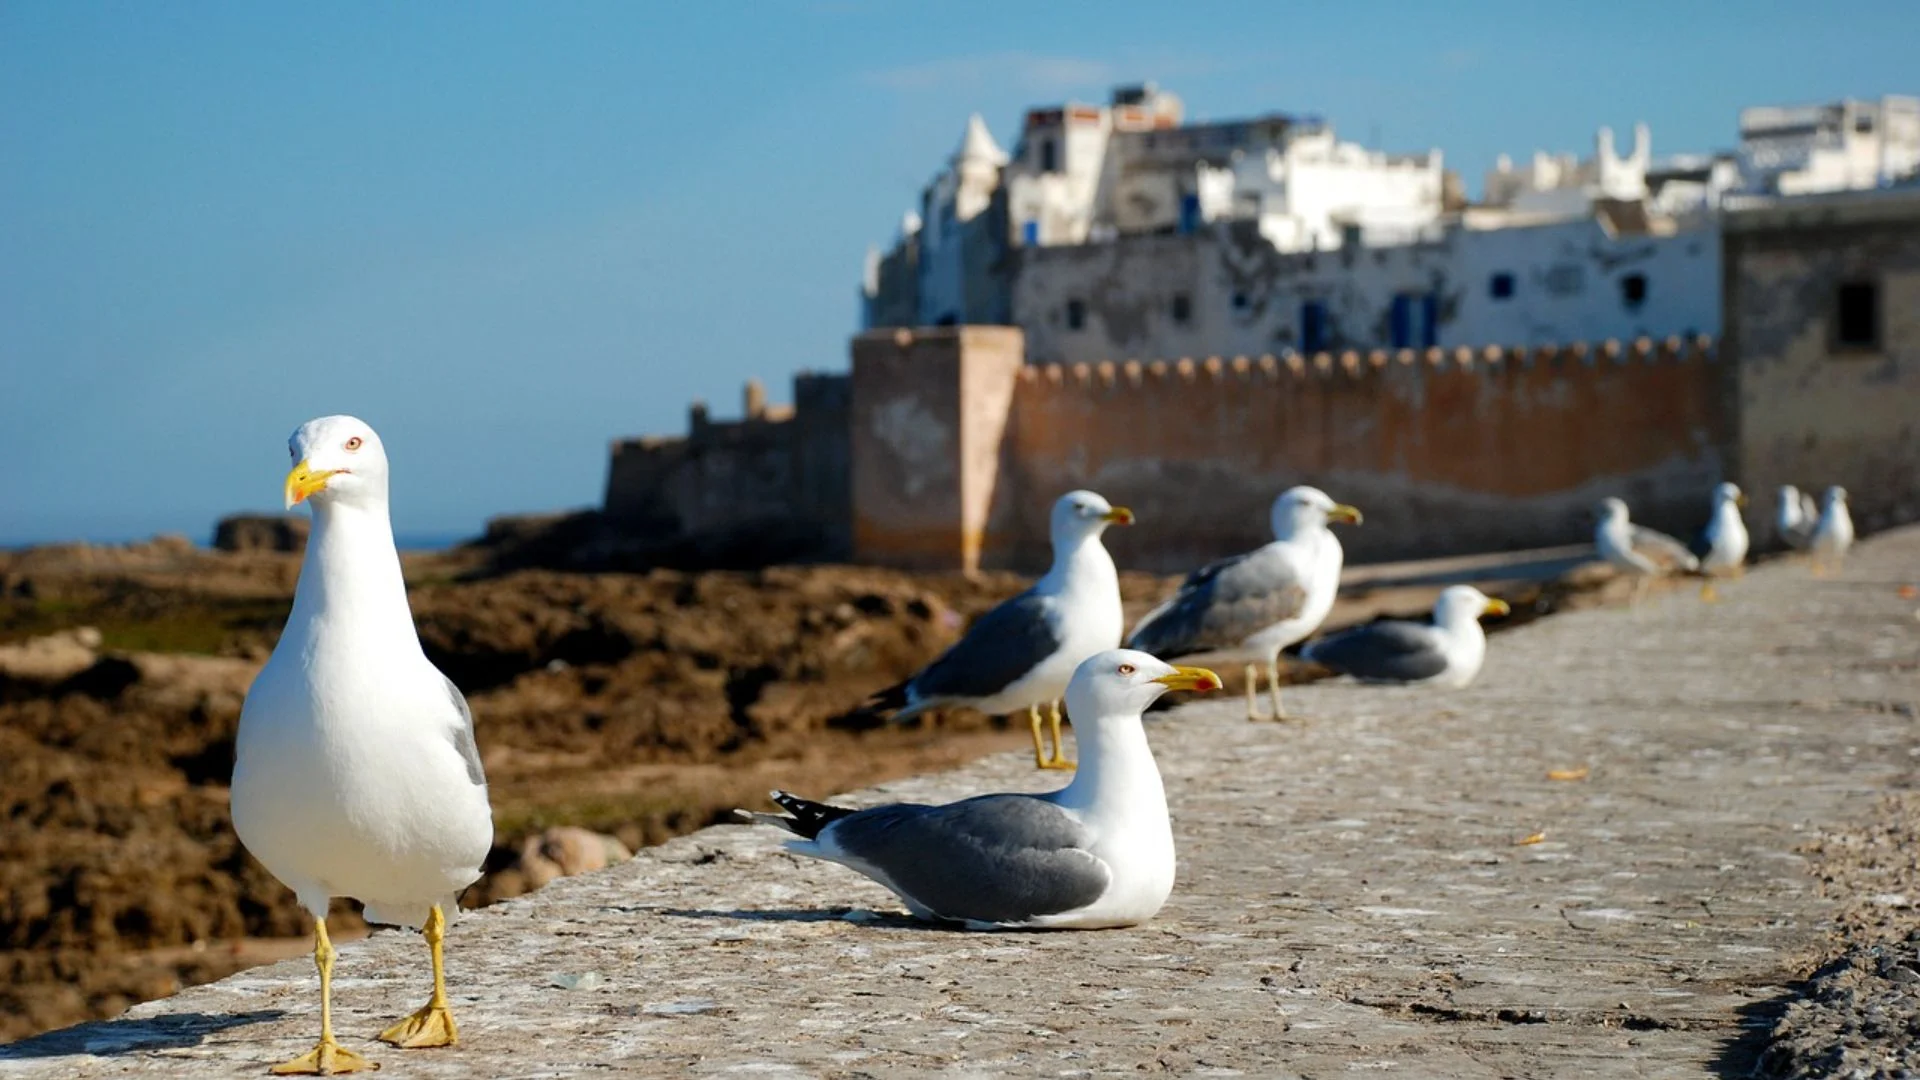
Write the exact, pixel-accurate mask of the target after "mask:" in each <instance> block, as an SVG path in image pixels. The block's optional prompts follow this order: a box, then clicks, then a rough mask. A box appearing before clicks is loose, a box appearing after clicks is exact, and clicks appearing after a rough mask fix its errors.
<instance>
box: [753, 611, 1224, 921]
mask: <svg viewBox="0 0 1920 1080" xmlns="http://www.w3.org/2000/svg"><path fill="white" fill-rule="evenodd" d="M1219 688H1220V677H1219V676H1218V675H1215V674H1214V673H1213V672H1211V671H1208V670H1206V669H1205V668H1191V667H1175V666H1173V665H1172V664H1167V663H1164V662H1162V661H1160V660H1156V659H1155V658H1153V657H1151V656H1148V655H1147V654H1146V653H1142V652H1132V651H1129V650H1126V649H1109V650H1107V651H1105V652H1101V653H1099V654H1097V655H1094V656H1091V657H1089V658H1088V659H1087V660H1086V661H1085V662H1084V663H1082V664H1081V665H1080V666H1079V669H1078V670H1077V671H1075V672H1074V675H1073V681H1072V682H1071V683H1070V684H1068V686H1067V712H1068V714H1069V715H1070V716H1071V717H1072V719H1073V726H1074V731H1075V733H1076V734H1077V735H1078V736H1079V740H1080V771H1079V772H1078V773H1077V774H1076V775H1075V776H1074V778H1073V782H1072V783H1070V784H1068V785H1067V786H1066V787H1064V788H1062V789H1060V790H1059V791H1053V792H1048V793H1047V794H1045V795H981V796H977V797H975V798H971V799H965V800H963V801H961V802H956V803H947V804H945V805H944V806H923V805H918V804H912V803H894V804H890V805H887V806H876V807H873V808H871V809H867V810H850V809H847V808H845V807H840V806H830V805H828V804H826V803H818V802H812V801H810V800H807V799H802V798H799V797H797V796H794V795H789V794H787V793H786V792H784V791H776V792H774V793H773V800H774V802H776V803H778V804H779V805H780V807H781V809H783V810H785V811H786V812H787V813H786V814H784V815H782V814H756V813H750V812H748V811H745V810H737V811H735V813H736V814H738V815H740V816H741V817H742V818H744V819H746V820H748V821H751V822H757V823H760V824H765V825H778V826H780V827H781V828H783V829H786V830H787V831H788V832H791V833H793V834H795V835H796V836H798V837H800V839H798V840H789V841H788V842H787V845H786V847H787V850H788V851H791V852H793V853H795V854H797V855H808V856H811V857H813V858H816V859H826V860H828V861H830V862H837V863H840V864H841V865H843V866H847V867H850V868H852V869H854V870H858V871H859V872H860V873H862V874H865V875H867V876H868V877H870V878H872V879H873V880H875V881H877V882H879V883H880V884H882V885H884V886H886V887H887V888H889V889H891V890H893V892H894V894H895V895H897V896H899V897H900V899H901V900H902V901H904V902H905V903H906V905H907V910H909V911H911V912H913V914H914V915H916V916H918V917H919V918H922V919H932V920H940V921H945V922H957V923H963V924H965V925H966V926H967V927H969V928H971V929H975V930H989V929H1018V928H1039V927H1051V928H1072V929H1080V930H1092V929H1098V928H1101V927H1110V926H1132V925H1135V924H1137V923H1141V922H1145V921H1146V920H1148V919H1150V918H1152V917H1153V916H1154V914H1155V913H1157V912H1158V911H1159V910H1160V906H1161V905H1162V904H1164V903H1166V901H1167V896H1168V894H1169V893H1171V892H1172V891H1173V869H1174V860H1173V827H1172V824H1171V823H1170V822H1169V821H1168V819H1167V797H1166V792H1165V789H1164V788H1162V786H1161V784H1160V770H1159V768H1158V767H1156V766H1155V765H1154V762H1153V751H1152V750H1151V749H1150V748H1149V747H1148V746H1147V733H1146V731H1145V729H1144V728H1143V727H1142V726H1141V722H1140V715H1141V713H1143V712H1145V711H1146V708H1147V706H1149V705H1151V704H1153V702H1154V699H1156V698H1158V697H1159V696H1160V695H1161V694H1164V693H1166V692H1167V691H1169V690H1202V691H1204V690H1217V689H1219Z"/></svg>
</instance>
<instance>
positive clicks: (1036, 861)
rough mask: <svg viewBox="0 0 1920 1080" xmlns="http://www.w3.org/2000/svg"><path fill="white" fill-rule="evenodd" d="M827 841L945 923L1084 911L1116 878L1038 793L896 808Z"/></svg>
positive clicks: (862, 816) (837, 830)
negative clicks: (947, 921)
mask: <svg viewBox="0 0 1920 1080" xmlns="http://www.w3.org/2000/svg"><path fill="white" fill-rule="evenodd" d="M820 841H821V843H822V844H823V846H827V847H830V848H831V849H834V850H836V851H837V852H838V853H840V854H842V855H845V856H847V857H848V858H849V859H850V860H852V861H853V862H856V863H857V864H859V865H858V867H857V868H858V869H862V870H865V871H867V872H869V873H871V874H872V875H873V876H875V877H876V878H878V879H880V880H882V882H883V883H884V884H886V885H888V886H889V887H891V888H892V889H894V890H895V891H897V892H899V893H901V894H903V895H905V896H907V897H910V898H912V900H913V901H914V902H915V903H917V904H919V905H920V906H921V907H924V908H926V909H927V910H928V911H931V912H933V913H934V914H935V915H938V916H940V917H941V918H943V919H950V920H954V921H963V920H964V921H973V922H982V923H1003V924H1018V923H1024V922H1028V921H1031V920H1032V919H1035V918H1038V917H1040V916H1042V915H1054V914H1058V913H1060V912H1063V911H1073V910H1074V909H1076V908H1083V907H1086V906H1087V905H1088V904H1091V903H1093V902H1094V901H1096V900H1098V899H1100V897H1101V896H1102V895H1103V894H1104V893H1105V892H1106V891H1107V885H1108V883H1109V882H1110V881H1111V880H1112V874H1111V873H1110V872H1109V871H1108V870H1107V864H1106V863H1104V862H1102V861H1100V859H1099V858H1097V857H1095V856H1094V855H1093V854H1092V853H1091V852H1089V851H1087V850H1086V848H1087V846H1088V845H1089V844H1090V843H1091V842H1092V837H1091V836H1089V835H1088V834H1087V831H1086V829H1085V827H1083V826H1082V825H1081V824H1080V823H1079V822H1078V821H1076V820H1074V819H1073V818H1072V817H1071V816H1070V815H1068V814H1067V812H1066V811H1064V810H1062V809H1060V808H1059V807H1058V806H1055V805H1054V804H1053V803H1051V802H1048V801H1046V800H1045V799H1038V798H1035V797H1033V796H1031V795H981V796H979V797H977V798H972V799H967V800H964V801H962V802H957V803H948V804H947V805H945V806H920V805H913V804H905V803H897V804H894V805H892V806H876V807H874V808H873V809H871V810H862V811H860V812H859V813H856V814H850V815H848V816H847V817H844V818H840V819H839V820H837V821H834V822H833V823H831V824H829V825H828V826H827V827H826V828H824V829H822V830H821V833H820Z"/></svg>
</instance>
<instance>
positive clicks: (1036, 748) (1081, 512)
mask: <svg viewBox="0 0 1920 1080" xmlns="http://www.w3.org/2000/svg"><path fill="white" fill-rule="evenodd" d="M1131 524H1133V511H1131V510H1128V509H1127V508H1126V507H1124V506H1114V505H1112V504H1110V503H1108V502H1107V500H1105V499H1103V498H1101V497H1100V496H1098V495H1096V494H1094V493H1093V492H1091V491H1070V492H1068V493H1066V494H1065V495H1062V496H1060V498H1059V499H1058V500H1056V501H1055V502H1054V504H1053V517H1052V519H1051V521H1050V522H1049V531H1050V532H1051V534H1052V537H1053V568H1052V569H1051V570H1048V571H1047V573H1046V576H1045V577H1042V578H1041V579H1040V580H1039V581H1037V582H1035V583H1034V585H1033V587H1032V588H1030V589H1028V590H1027V591H1026V592H1023V593H1021V594H1020V595H1018V596H1015V597H1013V598H1012V599H1010V600H1005V601H1002V602H1001V603H1000V604H999V605H998V606H997V607H995V608H993V610H991V611H989V612H987V613H986V614H985V615H982V616H980V618H979V619H978V620H976V621H975V622H974V624H973V625H972V626H971V627H969V628H968V629H967V632H966V635H965V636H964V637H962V638H961V639H960V640H959V641H957V642H955V643H954V645H953V647H952V648H950V649H948V650H947V651H946V652H944V653H942V654H941V655H940V656H939V658H937V659H936V660H934V662H933V663H931V664H928V665H927V666H926V667H925V668H924V669H922V670H921V671H920V672H919V674H917V675H915V676H913V677H912V678H910V679H908V680H907V681H906V682H903V683H900V684H899V685H897V686H891V687H888V688H887V689H885V690H882V691H881V692H880V693H879V694H877V695H875V700H874V702H873V704H874V706H875V707H877V708H892V709H898V710H899V711H898V712H896V713H895V714H894V716H893V718H894V719H895V720H897V721H898V720H907V719H909V718H911V717H914V716H917V715H919V714H920V713H922V712H925V711H926V710H928V709H938V708H944V707H947V706H951V705H964V706H967V707H969V708H973V709H978V710H980V711H981V712H983V713H988V714H990V715H994V716H1000V715H1005V714H1006V713H1010V712H1013V711H1015V710H1017V709H1025V710H1027V717H1028V719H1029V720H1031V721H1032V723H1033V763H1034V764H1035V765H1037V766H1039V767H1040V768H1042V769H1071V768H1073V762H1071V761H1068V760H1067V759H1066V756H1065V755H1064V754H1063V753H1061V748H1060V696H1061V694H1063V693H1065V692H1066V689H1067V682H1068V681H1069V680H1070V679H1072V678H1073V671H1074V669H1075V668H1076V667H1078V666H1079V665H1080V661H1082V660H1085V659H1086V658H1087V657H1089V656H1092V655H1093V654H1094V653H1097V652H1099V651H1101V650H1102V649H1111V648H1113V647H1114V646H1116V645H1118V644H1120V633H1121V631H1122V630H1124V629H1125V628H1126V624H1125V622H1124V618H1125V617H1124V615H1123V614H1122V613H1121V610H1120V575H1119V573H1118V572H1117V571H1115V570H1114V568H1113V556H1111V555H1109V554H1107V549H1106V548H1105V547H1104V546H1102V544H1101V543H1100V534H1101V533H1104V532H1106V531H1107V526H1109V525H1131ZM1049 703H1050V704H1051V705H1052V706H1053V717H1052V735H1053V752H1052V754H1051V755H1049V754H1048V753H1047V748H1046V745H1045V743H1044V741H1043V739H1042V736H1041V733H1040V706H1042V705H1045V704H1049Z"/></svg>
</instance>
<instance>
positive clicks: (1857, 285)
mask: <svg viewBox="0 0 1920 1080" xmlns="http://www.w3.org/2000/svg"><path fill="white" fill-rule="evenodd" d="M1835 307H1836V308H1837V309H1838V310H1837V311H1836V313H1835V314H1836V315H1837V318H1836V319H1835V320H1834V335H1833V338H1834V344H1836V345H1839V346H1842V347H1843V348H1849V349H1877V348H1879V347H1880V287H1879V286H1878V285H1876V284H1874V283H1873V282H1871V281H1848V282H1842V283H1841V285H1840V293H1839V296H1838V297H1836V304H1835Z"/></svg>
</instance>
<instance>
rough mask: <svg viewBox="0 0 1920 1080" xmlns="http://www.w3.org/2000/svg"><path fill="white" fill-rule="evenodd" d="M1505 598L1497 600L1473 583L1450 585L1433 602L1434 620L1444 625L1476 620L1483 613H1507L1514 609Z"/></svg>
mask: <svg viewBox="0 0 1920 1080" xmlns="http://www.w3.org/2000/svg"><path fill="white" fill-rule="evenodd" d="M1512 610H1513V609H1512V608H1509V607H1508V606H1507V602H1506V601H1505V600H1496V599H1494V598H1493V597H1491V596H1488V595H1487V594H1486V593H1483V592H1481V591H1480V590H1479V589H1476V588H1474V587H1473V586H1471V585H1449V586H1447V587H1446V588H1445V589H1442V590H1440V599H1438V600H1436V601H1434V603H1433V621H1434V622H1437V623H1441V624H1443V625H1450V624H1453V623H1456V622H1461V623H1467V622H1476V621H1478V620H1479V618H1480V617H1481V616H1482V615H1505V614H1507V613H1508V612H1510V611H1512Z"/></svg>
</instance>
